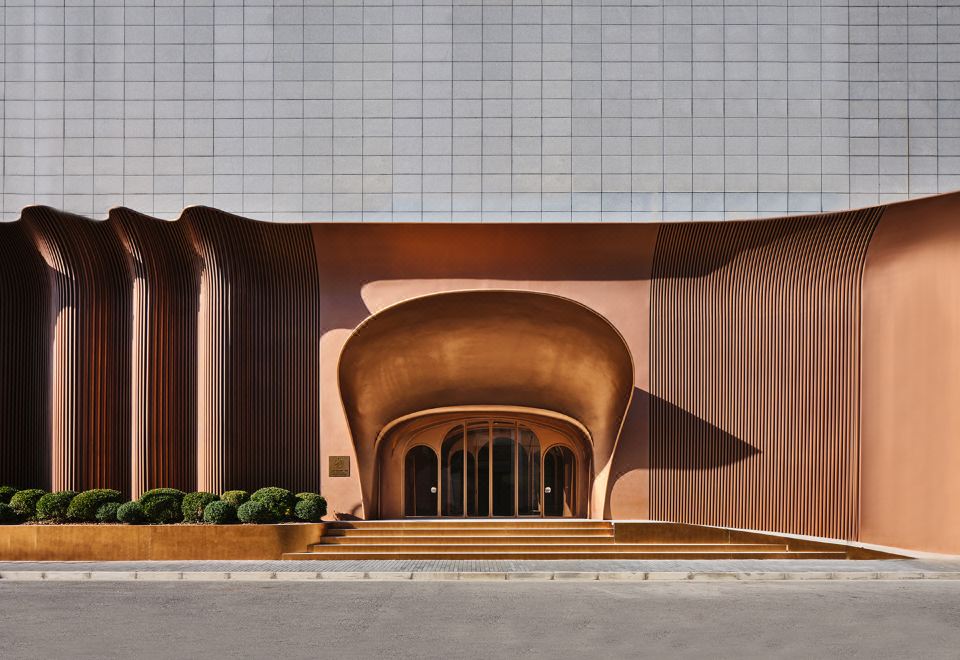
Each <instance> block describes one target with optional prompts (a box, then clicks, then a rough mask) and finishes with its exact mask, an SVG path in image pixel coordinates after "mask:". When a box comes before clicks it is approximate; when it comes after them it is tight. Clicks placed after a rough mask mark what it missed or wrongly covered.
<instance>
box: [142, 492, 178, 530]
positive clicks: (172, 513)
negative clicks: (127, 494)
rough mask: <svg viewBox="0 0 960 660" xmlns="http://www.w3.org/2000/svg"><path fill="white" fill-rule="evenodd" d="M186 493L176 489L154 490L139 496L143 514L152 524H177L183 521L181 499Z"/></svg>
mask: <svg viewBox="0 0 960 660" xmlns="http://www.w3.org/2000/svg"><path fill="white" fill-rule="evenodd" d="M186 495H187V494H186V493H184V492H183V491H182V490H177V489H176V488H154V489H153V490H148V491H147V492H146V493H144V494H143V495H141V496H140V500H139V501H140V506H141V507H143V514H144V515H145V516H146V517H147V520H149V521H150V522H152V523H161V524H162V523H178V522H180V521H182V520H183V510H182V509H181V507H182V506H183V498H184V497H186Z"/></svg>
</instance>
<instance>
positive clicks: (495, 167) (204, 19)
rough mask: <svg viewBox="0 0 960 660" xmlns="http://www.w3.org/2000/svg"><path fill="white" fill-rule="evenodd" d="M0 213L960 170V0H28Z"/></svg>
mask: <svg viewBox="0 0 960 660" xmlns="http://www.w3.org/2000/svg"><path fill="white" fill-rule="evenodd" d="M0 19H2V23H3V25H4V30H3V47H2V49H0V50H2V54H3V64H2V71H3V77H2V81H0V84H2V85H3V93H2V97H0V98H2V101H0V112H2V122H0V130H2V149H3V154H2V155H3V158H2V167H3V171H2V191H0V192H2V201H3V204H2V214H3V218H4V219H6V220H12V219H14V218H16V217H18V215H19V210H20V208H21V207H23V206H25V205H29V204H48V205H51V206H55V207H58V208H63V209H66V210H70V211H75V212H78V213H82V214H86V215H93V216H102V215H104V214H105V212H106V210H107V209H108V208H110V207H111V206H117V205H126V206H130V207H132V208H134V209H136V210H138V211H141V212H144V213H150V214H154V215H158V216H161V217H175V216H176V215H178V213H179V211H180V210H181V208H183V207H184V206H187V205H192V204H205V205H211V206H216V207H218V208H221V209H224V210H227V211H231V212H235V213H239V214H242V215H246V216H249V217H254V218H261V219H267V220H270V219H272V220H281V221H297V220H301V219H304V220H349V221H353V220H370V221H385V220H386V221H389V220H398V221H419V220H428V221H449V220H453V221H477V220H484V221H487V220H489V221H509V220H514V221H540V220H543V221H569V220H575V221H598V220H604V221H606V220H610V221H631V220H633V221H643V220H659V219H667V220H671V219H689V218H694V219H717V218H733V217H750V216H756V215H782V214H786V213H802V212H811V211H820V210H834V209H843V208H850V207H857V206H865V205H870V204H875V203H878V202H887V201H890V200H895V199H902V198H906V197H908V196H917V195H926V194H930V193H935V192H942V191H948V190H954V189H957V188H960V2H944V1H943V0H941V1H940V2H938V1H937V0H693V1H692V2H691V0H634V1H633V2H630V1H629V0H603V1H602V2H601V1H600V0H593V1H586V0H584V1H581V0H574V1H573V2H572V3H571V2H570V0H566V1H564V0H555V1H550V0H542V1H533V0H513V1H511V0H483V1H482V2H481V0H446V2H443V1H441V0H422V2H421V1H420V0H393V1H392V2H391V1H390V0H364V1H363V2H361V1H360V0H338V1H337V2H331V1H329V0H328V1H326V2H323V1H320V0H301V1H298V2H292V1H291V0H277V1H276V2H259V1H255V0H216V1H215V2H213V1H211V0H130V1H127V2H119V1H116V0H113V1H111V0H97V1H96V2H94V1H93V0H66V1H65V2H64V1H62V0H57V1H53V0H6V2H5V3H4V4H3V7H2V8H0Z"/></svg>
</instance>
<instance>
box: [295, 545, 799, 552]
mask: <svg viewBox="0 0 960 660" xmlns="http://www.w3.org/2000/svg"><path fill="white" fill-rule="evenodd" d="M309 548H310V552H315V553H318V554H340V553H344V552H352V553H363V554H368V553H373V554H379V553H390V552H404V553H407V552H409V553H424V552H436V553H448V552H452V553H464V552H486V553H499V552H524V553H539V552H552V553H558V552H561V553H583V552H617V553H622V552H660V553H662V552H710V553H731V552H787V546H786V545H778V544H774V543H770V544H752V543H742V544H731V545H725V544H697V545H677V544H635V543H617V544H610V543H571V544H567V545H558V544H541V543H435V544H402V543H393V544H391V543H385V544H380V545H325V544H317V543H314V544H312V545H310V546H309Z"/></svg>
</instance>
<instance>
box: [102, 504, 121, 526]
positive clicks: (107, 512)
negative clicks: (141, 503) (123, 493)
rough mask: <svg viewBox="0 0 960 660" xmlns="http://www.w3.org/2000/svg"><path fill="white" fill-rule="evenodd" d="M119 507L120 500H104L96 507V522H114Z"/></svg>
mask: <svg viewBox="0 0 960 660" xmlns="http://www.w3.org/2000/svg"><path fill="white" fill-rule="evenodd" d="M119 509H120V502H105V503H104V504H101V505H100V508H99V509H97V522H100V523H115V522H117V511H118V510H119Z"/></svg>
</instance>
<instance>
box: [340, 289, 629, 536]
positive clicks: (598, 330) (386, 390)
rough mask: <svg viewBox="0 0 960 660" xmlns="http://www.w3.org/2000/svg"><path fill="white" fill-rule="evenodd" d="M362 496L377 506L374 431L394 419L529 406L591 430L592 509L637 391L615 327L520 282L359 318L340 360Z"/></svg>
mask: <svg viewBox="0 0 960 660" xmlns="http://www.w3.org/2000/svg"><path fill="white" fill-rule="evenodd" d="M338 378H339V384H340V396H341V398H342V400H343V406H344V410H345V412H346V415H347V420H348V422H349V425H350V432H351V435H352V439H353V443H354V449H355V450H356V455H357V469H358V471H359V474H360V481H361V488H362V495H363V507H364V512H365V514H366V516H367V517H371V516H373V515H376V513H375V512H374V511H373V510H372V508H371V507H373V506H375V505H374V503H375V502H376V497H375V495H376V487H377V479H376V440H377V437H378V435H379V434H380V432H381V430H382V429H383V428H384V427H385V426H386V425H388V424H389V423H390V422H392V421H393V420H396V419H398V418H400V417H403V416H405V415H410V414H412V413H416V412H418V411H422V410H426V409H432V408H442V407H448V406H488V407H490V408H496V407H501V406H525V407H530V408H539V409H544V410H551V411H555V412H557V413H560V414H562V415H566V416H569V417H571V418H573V419H575V420H577V421H578V422H580V423H581V424H582V425H583V426H584V427H585V428H586V429H587V430H588V431H589V434H590V437H591V438H592V440H593V447H592V449H593V453H594V461H593V464H594V466H595V467H594V470H595V474H594V475H593V482H594V486H593V495H592V497H591V500H592V502H591V510H592V511H593V512H594V515H600V513H601V512H602V511H603V501H602V499H603V496H604V495H603V494H604V493H605V491H606V473H607V468H608V465H609V461H610V458H611V456H612V455H613V451H614V447H615V445H616V442H617V438H618V436H619V432H620V427H621V425H622V423H623V417H624V415H625V414H626V411H627V408H628V406H629V404H630V397H631V395H632V392H633V380H634V378H633V360H632V358H631V355H630V351H629V349H628V348H627V345H626V343H625V342H624V340H623V337H622V336H621V335H620V333H619V332H618V331H617V330H616V328H614V327H613V326H612V325H611V324H610V322H609V321H607V320H606V319H605V318H604V317H603V316H601V315H600V314H598V313H597V312H595V311H593V310H591V309H589V308H588V307H585V306H584V305H582V304H580V303H578V302H575V301H573V300H569V299H567V298H562V297H560V296H554V295H548V294H542V293H533V292H527V291H502V290H475V291H454V292H448V293H440V294H435V295H429V296H423V297H420V298H413V299H411V300H407V301H404V302H402V303H398V304H396V305H393V306H391V307H388V308H386V309H384V310H382V311H380V312H378V313H377V314H374V315H372V316H370V317H369V318H367V319H366V320H365V321H364V322H363V323H361V324H360V326H358V327H357V329H356V330H355V331H354V333H353V334H352V335H351V336H350V337H349V338H348V339H347V342H346V344H345V345H344V348H343V351H342V353H341V355H340V363H339V366H338Z"/></svg>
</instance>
